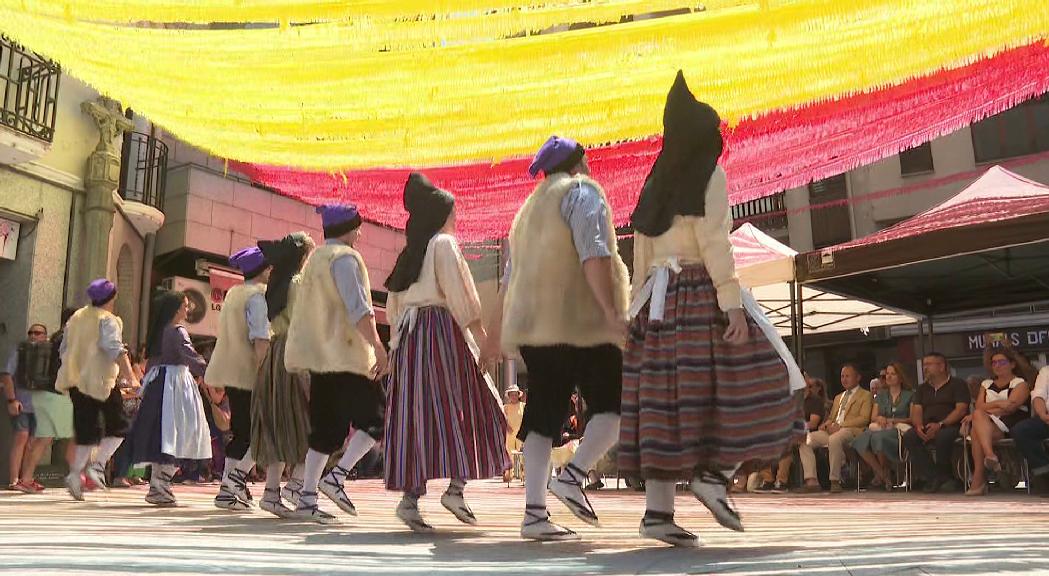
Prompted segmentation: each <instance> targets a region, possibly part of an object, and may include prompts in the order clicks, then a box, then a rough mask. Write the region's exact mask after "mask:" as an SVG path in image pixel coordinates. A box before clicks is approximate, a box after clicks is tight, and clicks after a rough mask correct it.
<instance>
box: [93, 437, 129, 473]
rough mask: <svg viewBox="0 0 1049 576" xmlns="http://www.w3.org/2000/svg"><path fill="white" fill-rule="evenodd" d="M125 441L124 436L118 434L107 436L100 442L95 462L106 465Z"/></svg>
mask: <svg viewBox="0 0 1049 576" xmlns="http://www.w3.org/2000/svg"><path fill="white" fill-rule="evenodd" d="M123 442H124V439H123V438H119V437H117V436H106V437H105V438H103V439H102V441H101V442H99V444H98V452H97V453H96V454H95V462H98V463H100V464H102V465H103V466H105V465H106V462H109V459H110V458H112V457H113V454H115V453H116V451H117V448H120V445H121V444H122V443H123Z"/></svg>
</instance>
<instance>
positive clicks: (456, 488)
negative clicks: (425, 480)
mask: <svg viewBox="0 0 1049 576" xmlns="http://www.w3.org/2000/svg"><path fill="white" fill-rule="evenodd" d="M464 490H466V480H463V479H462V478H452V480H451V482H449V483H448V490H446V492H448V493H450V494H462V493H463V491H464Z"/></svg>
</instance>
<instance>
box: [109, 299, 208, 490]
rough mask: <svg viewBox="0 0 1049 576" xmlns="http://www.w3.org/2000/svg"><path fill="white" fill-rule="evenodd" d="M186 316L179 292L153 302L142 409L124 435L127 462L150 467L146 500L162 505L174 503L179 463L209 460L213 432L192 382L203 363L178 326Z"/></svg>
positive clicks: (147, 339)
mask: <svg viewBox="0 0 1049 576" xmlns="http://www.w3.org/2000/svg"><path fill="white" fill-rule="evenodd" d="M188 312H189V301H188V300H186V295H185V294H183V293H182V292H169V291H163V292H161V293H160V294H158V295H157V296H156V298H154V299H153V318H152V319H151V320H150V324H149V333H148V335H147V336H146V357H147V358H148V359H149V363H148V365H147V367H146V375H145V377H144V378H143V379H142V380H143V389H142V406H141V407H140V408H139V411H138V414H137V415H136V416H135V422H134V423H133V424H132V426H131V433H130V434H129V435H128V436H129V439H128V441H129V443H130V449H131V462H133V463H135V464H143V463H146V464H152V468H153V471H152V473H151V475H150V479H149V492H148V493H147V494H146V502H148V503H150V504H153V505H154V506H160V507H169V506H175V505H176V501H175V494H174V492H172V490H171V479H172V477H173V476H174V475H175V467H176V462H177V461H178V460H210V459H211V433H210V430H209V429H208V420H207V416H206V415H205V414H204V404H203V402H201V399H200V391H199V387H198V386H197V382H196V380H195V378H196V377H199V376H202V375H203V374H204V367H205V365H206V364H207V363H206V362H205V361H204V358H203V357H201V355H200V354H199V353H197V351H196V350H195V349H194V348H193V343H192V342H191V341H190V339H189V333H188V332H186V329H185V327H183V326H182V323H183V322H185V321H186V315H187V314H188Z"/></svg>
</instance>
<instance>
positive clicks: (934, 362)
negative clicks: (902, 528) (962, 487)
mask: <svg viewBox="0 0 1049 576" xmlns="http://www.w3.org/2000/svg"><path fill="white" fill-rule="evenodd" d="M922 374H923V375H924V376H925V382H924V383H922V385H921V386H919V387H918V391H917V392H916V393H915V394H914V400H913V401H912V403H911V421H912V424H913V426H914V427H913V428H911V429H910V430H908V431H907V432H906V433H904V435H903V447H904V448H906V449H907V451H908V452H909V453H910V459H911V462H912V463H913V464H914V468H915V471H916V475H917V476H919V477H920V478H923V479H924V480H925V491H926V492H928V493H932V492H936V491H940V492H953V491H956V490H957V489H958V487H959V485H958V483H957V482H956V481H955V480H954V472H953V471H952V469H951V453H952V451H953V450H954V441H955V440H957V439H958V434H959V432H960V430H961V423H962V418H965V414H966V413H967V412H968V411H969V388H968V386H966V385H965V382H964V381H963V380H961V379H959V378H956V377H954V376H951V373H950V371H949V369H948V367H947V358H946V357H945V356H944V355H943V354H940V353H938V352H932V353H930V354H926V355H925V357H923V358H922ZM929 446H932V447H933V448H934V449H935V450H936V462H935V463H934V462H933V459H932V454H930V453H929V449H928V447H929Z"/></svg>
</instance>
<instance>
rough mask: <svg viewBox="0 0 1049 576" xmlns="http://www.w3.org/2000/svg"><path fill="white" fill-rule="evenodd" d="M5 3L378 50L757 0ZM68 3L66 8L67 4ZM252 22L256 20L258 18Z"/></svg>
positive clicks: (97, 18)
mask: <svg viewBox="0 0 1049 576" xmlns="http://www.w3.org/2000/svg"><path fill="white" fill-rule="evenodd" d="M5 4H6V5H8V6H10V7H12V8H19V6H18V5H19V4H22V5H25V6H26V7H25V8H21V10H22V11H23V12H28V13H29V14H33V15H38V16H39V15H44V16H49V17H52V18H54V17H62V18H65V19H69V20H80V21H84V22H106V23H123V24H128V23H132V22H140V21H147V23H148V25H149V27H152V28H156V29H161V30H163V29H164V28H172V27H177V26H181V25H178V24H174V25H166V24H163V23H165V22H182V23H185V22H195V23H208V22H224V23H226V24H223V25H222V26H221V27H219V28H215V29H211V30H208V32H210V34H209V36H210V37H214V38H215V41H222V40H223V39H224V38H229V37H231V36H232V37H233V38H234V41H235V43H236V44H237V45H238V46H240V47H246V46H247V45H246V44H245V43H246V42H251V39H249V38H244V35H243V34H242V32H243V29H244V27H243V26H240V27H235V26H236V25H233V26H231V25H230V24H229V23H231V22H234V23H245V24H246V23H261V24H262V25H265V24H266V23H268V24H269V25H270V27H272V26H276V25H277V24H280V26H281V27H282V28H283V29H284V31H285V32H287V33H290V34H295V35H297V36H300V37H302V38H303V39H307V38H311V37H316V31H317V30H322V31H323V32H322V33H323V34H325V35H327V34H337V35H339V36H340V37H341V38H342V40H343V48H344V49H345V48H352V49H356V50H360V51H372V52H375V51H379V50H383V51H390V50H406V49H420V48H432V47H435V46H448V45H464V44H475V43H480V42H487V41H491V40H499V39H504V38H510V37H513V36H523V35H528V34H534V33H538V32H540V31H544V30H545V31H550V30H551V29H552V28H554V27H557V26H562V27H565V26H566V25H573V24H575V25H579V24H585V25H598V24H610V23H617V22H620V21H621V20H623V19H624V18H627V17H631V16H633V15H635V14H641V13H655V12H667V11H684V12H691V11H700V10H704V11H710V10H716V9H721V8H725V7H738V6H742V5H747V4H751V5H755V6H756V5H758V4H759V2H756V1H747V0H713V1H711V2H707V3H706V5H705V6H703V7H702V8H697V7H696V5H695V3H694V2H689V1H687V0H597V1H580V0H573V1H562V2H549V3H544V4H543V5H541V6H536V7H528V6H527V5H525V6H518V7H514V8H505V7H499V6H501V5H502V4H505V3H499V2H497V3H496V4H498V5H499V6H496V7H495V8H494V9H486V10H476V9H474V10H469V11H462V10H459V11H455V10H452V9H449V10H450V11H448V12H440V11H436V8H434V7H430V8H429V9H430V10H435V11H434V12H433V13H426V14H422V15H416V14H415V12H414V11H415V10H417V9H418V8H419V6H418V5H413V3H410V2H409V3H405V4H401V3H399V2H386V3H383V4H381V5H378V6H375V9H374V10H370V11H365V8H363V7H361V6H359V5H358V6H354V3H353V2H350V3H345V4H344V3H337V2H331V3H326V5H324V6H321V5H312V6H303V5H300V3H298V2H294V1H293V2H290V3H288V5H287V6H270V5H267V3H265V2H263V3H262V5H256V4H255V3H249V2H245V3H243V5H242V6H241V7H240V9H239V10H236V11H230V10H227V9H226V8H227V7H226V6H219V7H215V8H212V7H201V6H197V7H195V8H194V7H186V8H185V9H181V10H180V9H179V8H180V6H179V4H180V3H176V5H174V6H170V5H165V4H164V3H156V4H153V3H149V4H148V5H142V4H141V3H140V2H130V3H129V4H132V6H126V7H122V8H120V9H118V10H116V11H112V10H106V9H105V8H104V7H101V8H100V7H99V6H97V5H95V4H94V3H88V2H66V1H46V0H45V1H38V2H22V0H0V6H3V5H5ZM100 4H102V5H104V4H108V2H101V3H100ZM196 4H198V5H199V4H200V3H196ZM438 6H439V3H438ZM67 8H69V10H66V9H67ZM402 10H403V11H404V12H402ZM308 22H318V23H321V22H327V23H329V24H330V26H322V27H319V28H318V27H315V26H301V25H296V26H292V23H308ZM255 26H256V27H258V26H259V24H255ZM182 27H185V26H182ZM262 47H263V48H266V47H267V46H262Z"/></svg>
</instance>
